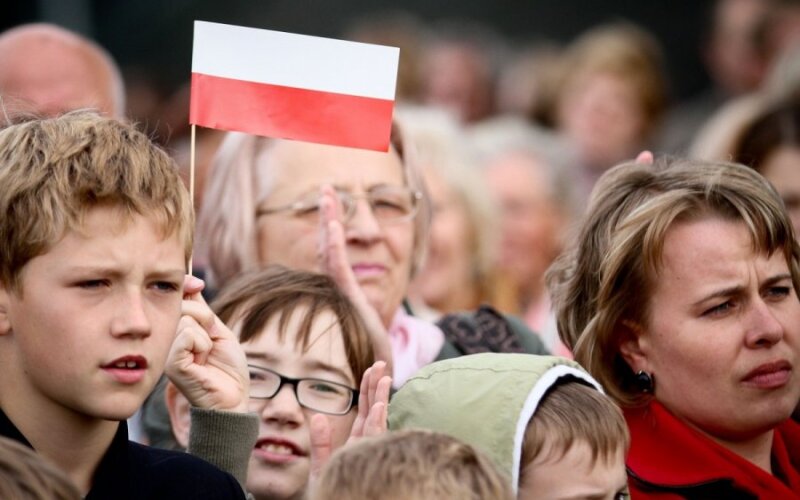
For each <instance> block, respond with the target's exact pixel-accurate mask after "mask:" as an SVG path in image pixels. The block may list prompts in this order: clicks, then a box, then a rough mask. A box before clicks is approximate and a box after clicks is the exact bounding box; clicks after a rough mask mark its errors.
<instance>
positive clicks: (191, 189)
mask: <svg viewBox="0 0 800 500" xmlns="http://www.w3.org/2000/svg"><path fill="white" fill-rule="evenodd" d="M195 127H196V126H195V125H194V124H192V139H191V142H190V144H189V199H190V200H191V201H192V210H194V151H195V136H196V133H195V132H196V131H195ZM192 260H194V252H192V255H191V256H190V257H189V274H191V275H194V272H193V269H192Z"/></svg>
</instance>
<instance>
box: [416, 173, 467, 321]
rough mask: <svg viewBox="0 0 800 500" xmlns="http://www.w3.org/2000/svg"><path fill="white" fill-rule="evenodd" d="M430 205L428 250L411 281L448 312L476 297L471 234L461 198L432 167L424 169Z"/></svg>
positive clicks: (418, 292) (421, 296)
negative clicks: (423, 262) (431, 212)
mask: <svg viewBox="0 0 800 500" xmlns="http://www.w3.org/2000/svg"><path fill="white" fill-rule="evenodd" d="M424 177H425V184H426V185H427V187H428V192H429V194H430V197H431V202H432V205H433V220H432V221H431V230H430V235H429V240H428V254H427V258H426V259H425V264H424V265H423V267H422V270H421V271H420V272H419V273H418V275H417V277H416V278H415V280H414V282H413V284H412V294H414V295H416V296H417V297H418V298H419V299H421V300H422V301H423V302H425V304H427V305H428V306H430V307H432V308H434V309H436V310H438V311H441V312H450V311H457V310H463V309H467V308H470V307H474V306H475V304H473V302H474V301H475V300H477V298H476V296H477V293H478V292H477V290H476V285H477V284H476V283H475V281H474V279H475V278H474V277H475V270H474V269H473V258H472V255H473V253H474V252H475V249H474V248H473V245H472V242H473V241H472V240H473V235H472V231H471V228H470V220H469V214H468V213H467V210H466V207H465V206H464V203H463V201H462V200H461V199H460V197H459V196H458V194H457V193H456V192H455V190H454V189H453V188H452V187H451V186H449V185H448V184H447V182H446V181H445V179H444V178H443V177H442V176H441V175H439V174H438V173H437V172H435V171H434V170H433V169H431V168H428V169H424Z"/></svg>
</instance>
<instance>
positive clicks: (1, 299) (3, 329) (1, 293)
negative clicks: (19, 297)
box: [0, 284, 11, 335]
mask: <svg viewBox="0 0 800 500" xmlns="http://www.w3.org/2000/svg"><path fill="white" fill-rule="evenodd" d="M10 298H11V297H10V292H9V291H8V290H6V287H5V285H3V284H0V335H7V334H8V333H10V332H11V319H10V318H9V317H8V309H9V307H10V304H9V299H10Z"/></svg>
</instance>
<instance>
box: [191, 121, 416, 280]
mask: <svg viewBox="0 0 800 500" xmlns="http://www.w3.org/2000/svg"><path fill="white" fill-rule="evenodd" d="M275 141H276V139H270V138H266V137H259V136H254V135H249V134H243V133H239V132H230V133H228V134H227V135H226V137H225V139H224V140H223V141H222V144H221V145H220V148H219V150H218V151H217V154H216V156H215V157H214V160H213V161H212V165H211V173H210V175H209V178H208V181H207V185H206V186H207V187H206V192H205V195H204V196H203V206H202V209H201V210H200V215H199V218H198V222H197V232H198V240H199V241H200V242H202V244H203V245H204V248H203V250H204V251H205V253H206V255H207V257H208V264H209V271H210V278H211V279H212V282H213V284H214V285H215V286H217V287H221V286H224V285H225V283H226V282H227V281H228V280H229V279H231V278H232V277H234V276H236V275H237V274H239V273H241V272H245V271H252V270H254V269H258V268H259V267H262V266H263V265H264V264H266V263H263V262H259V258H258V225H257V221H256V208H257V207H258V206H259V205H260V204H262V203H263V202H264V201H265V200H267V199H269V197H270V195H271V194H272V189H273V187H274V186H273V182H274V177H275V175H274V171H275V168H274V165H269V161H270V157H269V153H270V147H271V146H273V145H274V144H275ZM391 145H392V149H394V150H395V151H396V152H397V153H398V154H399V156H400V159H401V160H402V164H403V176H404V179H405V182H406V185H407V186H408V187H410V188H411V189H413V190H416V191H419V192H421V193H422V198H421V199H420V200H419V208H418V211H417V214H416V216H415V217H414V251H413V262H412V266H411V271H412V275H413V274H414V273H415V272H416V271H417V270H418V269H419V267H420V266H421V264H422V260H423V258H424V253H425V248H426V247H427V235H428V227H429V225H430V219H431V208H430V201H429V200H430V199H429V197H428V193H427V189H426V188H425V185H424V183H423V181H422V177H421V175H420V172H419V170H418V167H417V166H416V163H415V162H414V161H413V160H411V159H409V157H408V156H409V155H407V154H406V153H405V147H404V142H403V138H402V137H401V135H400V131H399V129H398V128H397V126H396V125H393V126H392V137H391Z"/></svg>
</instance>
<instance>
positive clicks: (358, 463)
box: [310, 429, 514, 500]
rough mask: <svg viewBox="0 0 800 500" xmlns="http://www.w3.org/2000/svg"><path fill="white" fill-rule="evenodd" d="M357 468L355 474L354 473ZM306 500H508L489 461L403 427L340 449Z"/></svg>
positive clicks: (505, 484)
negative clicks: (408, 499) (413, 499)
mask: <svg viewBox="0 0 800 500" xmlns="http://www.w3.org/2000/svg"><path fill="white" fill-rule="evenodd" d="M353 471H358V474H353ZM312 492H313V493H312V494H311V497H310V498H311V500H325V499H328V498H347V499H349V500H404V499H407V498H415V499H420V500H425V499H437V500H511V499H512V498H514V497H513V495H512V493H511V486H510V483H509V480H508V478H506V477H504V476H503V475H502V474H500V472H499V471H498V470H497V468H496V467H495V466H494V464H492V462H491V460H489V459H488V458H487V457H485V456H484V455H483V453H481V452H479V451H478V450H476V449H475V448H473V447H472V446H470V445H468V444H466V443H463V442H461V441H459V440H458V439H456V438H454V437H451V436H448V435H447V434H442V433H439V432H433V431H427V430H420V429H417V430H404V431H398V432H392V433H388V434H384V435H382V436H379V437H374V438H368V439H364V440H362V441H360V442H358V443H356V444H354V445H351V446H347V447H345V448H342V449H341V450H339V451H338V452H337V453H336V454H334V456H333V457H332V458H331V461H330V462H329V463H328V464H327V465H326V466H325V468H324V469H323V471H322V475H321V476H320V478H319V479H318V480H317V481H316V483H315V484H314V486H313V488H312Z"/></svg>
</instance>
